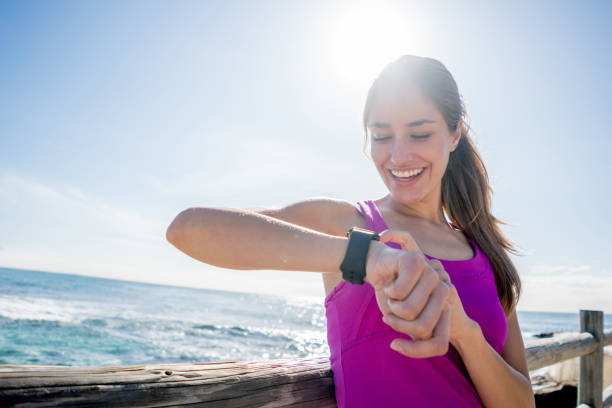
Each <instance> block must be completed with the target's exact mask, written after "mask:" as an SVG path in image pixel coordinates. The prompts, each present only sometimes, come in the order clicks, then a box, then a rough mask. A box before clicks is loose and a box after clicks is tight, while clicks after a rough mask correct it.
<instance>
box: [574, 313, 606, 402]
mask: <svg viewBox="0 0 612 408" xmlns="http://www.w3.org/2000/svg"><path fill="white" fill-rule="evenodd" d="M580 331H582V332H588V333H590V334H591V335H593V338H594V340H595V341H596V342H597V343H596V347H595V349H594V350H593V351H592V352H591V353H589V354H585V355H583V356H581V357H580V381H579V383H578V404H583V403H584V404H588V405H590V406H591V407H592V408H603V399H602V395H603V340H604V339H603V312H601V311H599V310H581V311H580Z"/></svg>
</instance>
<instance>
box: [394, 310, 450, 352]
mask: <svg viewBox="0 0 612 408" xmlns="http://www.w3.org/2000/svg"><path fill="white" fill-rule="evenodd" d="M449 341H450V308H449V306H448V304H446V306H445V307H444V310H443V312H442V315H441V316H440V320H439V322H438V325H437V326H436V329H435V330H434V336H433V337H432V338H430V339H428V340H407V339H394V340H393V341H392V342H391V345H390V346H391V348H392V349H393V350H395V351H397V352H399V353H401V354H403V355H405V356H408V357H413V358H428V357H434V356H442V355H444V354H446V353H447V352H448V344H449Z"/></svg>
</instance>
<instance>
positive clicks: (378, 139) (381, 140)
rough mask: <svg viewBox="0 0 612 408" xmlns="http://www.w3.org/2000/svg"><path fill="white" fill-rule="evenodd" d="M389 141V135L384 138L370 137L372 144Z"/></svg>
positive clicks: (374, 135)
mask: <svg viewBox="0 0 612 408" xmlns="http://www.w3.org/2000/svg"><path fill="white" fill-rule="evenodd" d="M389 139H391V135H385V136H378V135H376V134H373V135H372V141H374V142H384V141H386V140H389Z"/></svg>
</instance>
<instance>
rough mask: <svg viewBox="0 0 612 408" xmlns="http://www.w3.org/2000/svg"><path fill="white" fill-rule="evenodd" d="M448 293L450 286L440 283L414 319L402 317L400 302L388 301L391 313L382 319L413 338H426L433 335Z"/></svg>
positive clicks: (402, 311)
mask: <svg viewBox="0 0 612 408" xmlns="http://www.w3.org/2000/svg"><path fill="white" fill-rule="evenodd" d="M449 294H450V288H449V287H448V285H446V284H445V283H440V284H439V285H438V286H437V287H436V289H435V290H434V292H433V293H432V294H431V296H430V298H429V299H428V301H427V304H426V305H425V308H424V309H423V310H422V312H421V313H420V314H419V316H418V318H416V319H415V320H408V319H406V318H405V317H404V315H403V313H404V310H403V309H402V308H401V307H402V306H401V303H402V302H389V309H390V310H391V312H392V313H393V315H386V316H383V321H384V322H385V323H387V324H388V325H389V326H391V327H392V328H393V329H394V330H396V331H399V332H402V333H406V334H408V335H409V336H410V337H412V338H413V339H415V340H422V339H428V338H430V337H431V336H432V335H433V332H434V331H435V328H436V326H437V325H438V322H439V320H440V316H441V315H442V312H443V311H444V307H445V305H446V304H447V299H448V296H449ZM393 317H395V319H394V318H393Z"/></svg>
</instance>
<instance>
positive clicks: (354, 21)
mask: <svg viewBox="0 0 612 408" xmlns="http://www.w3.org/2000/svg"><path fill="white" fill-rule="evenodd" d="M423 26H424V23H423V21H422V19H420V18H419V17H418V16H417V15H416V14H414V13H413V10H409V9H406V8H399V7H393V6H391V5H388V4H385V3H384V2H380V3H372V4H359V3H357V4H355V5H354V6H352V7H351V8H349V9H347V8H344V9H342V10H339V12H338V13H337V15H336V17H335V18H334V19H333V22H332V24H331V28H330V32H329V34H328V35H327V36H326V38H325V41H326V45H325V46H326V49H327V54H328V55H327V62H328V64H329V67H330V69H331V70H332V71H333V72H334V73H335V74H336V76H337V77H338V80H340V81H343V82H345V83H346V85H348V86H351V87H355V86H357V87H360V88H362V89H363V88H364V87H368V86H369V85H370V84H371V82H372V81H373V80H374V79H375V77H376V75H377V74H378V73H379V72H380V70H381V69H382V68H383V67H384V66H385V65H386V64H387V63H389V62H391V61H393V60H395V59H397V58H398V57H400V56H401V55H404V54H416V55H423V51H425V50H426V44H425V43H424V39H426V38H427V33H426V31H425V30H423ZM425 53H426V51H425Z"/></svg>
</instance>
